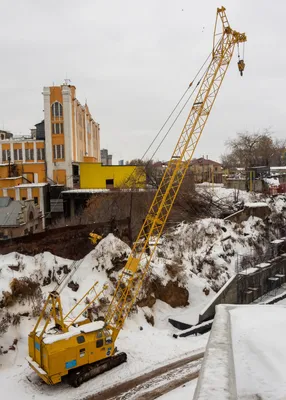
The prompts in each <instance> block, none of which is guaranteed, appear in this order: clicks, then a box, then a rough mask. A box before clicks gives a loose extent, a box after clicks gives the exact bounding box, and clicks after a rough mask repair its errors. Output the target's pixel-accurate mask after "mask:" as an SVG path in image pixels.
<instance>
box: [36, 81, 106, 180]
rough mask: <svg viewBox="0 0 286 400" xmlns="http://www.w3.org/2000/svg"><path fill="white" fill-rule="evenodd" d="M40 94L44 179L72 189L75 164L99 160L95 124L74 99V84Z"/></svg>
mask: <svg viewBox="0 0 286 400" xmlns="http://www.w3.org/2000/svg"><path fill="white" fill-rule="evenodd" d="M43 95H44V113H45V142H46V150H47V151H46V163H47V178H48V179H50V180H52V181H54V182H55V183H59V184H64V185H66V186H68V187H71V188H72V187H73V186H74V180H73V176H76V175H78V163H80V162H83V161H84V160H85V158H86V159H87V160H88V161H92V162H99V161H100V128H99V124H98V123H97V122H95V121H94V119H93V118H92V116H91V114H90V112H89V108H88V106H87V104H85V105H84V106H82V105H81V104H80V102H79V101H78V100H77V99H76V88H75V86H72V85H66V84H65V85H61V86H52V87H45V88H44V91H43ZM48 149H49V151H48Z"/></svg>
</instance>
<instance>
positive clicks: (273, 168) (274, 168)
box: [270, 166, 286, 170]
mask: <svg viewBox="0 0 286 400" xmlns="http://www.w3.org/2000/svg"><path fill="white" fill-rule="evenodd" d="M271 169H272V170H279V169H285V170H286V166H281V167H270V170H271Z"/></svg>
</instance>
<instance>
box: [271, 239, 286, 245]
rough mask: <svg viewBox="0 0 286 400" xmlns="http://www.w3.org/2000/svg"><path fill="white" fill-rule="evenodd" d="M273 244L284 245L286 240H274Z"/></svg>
mask: <svg viewBox="0 0 286 400" xmlns="http://www.w3.org/2000/svg"><path fill="white" fill-rule="evenodd" d="M271 243H273V244H279V243H284V239H275V240H272V242H271Z"/></svg>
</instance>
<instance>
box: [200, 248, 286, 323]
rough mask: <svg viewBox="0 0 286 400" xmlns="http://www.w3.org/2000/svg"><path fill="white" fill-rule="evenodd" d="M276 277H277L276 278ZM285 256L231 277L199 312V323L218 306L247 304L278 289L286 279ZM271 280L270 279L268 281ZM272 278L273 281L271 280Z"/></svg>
mask: <svg viewBox="0 0 286 400" xmlns="http://www.w3.org/2000/svg"><path fill="white" fill-rule="evenodd" d="M277 275H278V276H277ZM285 277H286V254H282V255H281V256H279V257H276V258H274V259H273V260H270V261H269V262H268V263H262V264H258V265H257V266H256V268H250V269H248V270H245V271H241V272H240V273H239V274H237V275H235V276H233V277H232V278H231V279H230V280H229V281H228V282H227V283H226V284H225V285H224V286H223V287H222V288H221V290H220V291H219V292H218V293H217V294H216V296H215V297H214V298H213V299H212V301H211V302H210V303H209V304H208V305H207V306H206V307H205V308H204V309H203V310H202V311H201V313H200V315H199V323H201V322H203V321H206V320H208V319H210V318H213V317H214V315H215V308H216V306H217V305H218V304H249V303H252V302H253V301H254V300H256V299H257V298H258V297H261V296H263V295H264V294H266V293H268V292H270V291H271V290H273V289H275V288H278V287H280V286H281V285H282V284H283V283H285V281H286V279H285ZM269 278H271V279H269ZM273 278H274V280H272V279H273Z"/></svg>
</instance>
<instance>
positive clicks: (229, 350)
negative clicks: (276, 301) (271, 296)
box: [194, 305, 286, 400]
mask: <svg viewBox="0 0 286 400" xmlns="http://www.w3.org/2000/svg"><path fill="white" fill-rule="evenodd" d="M285 335H286V306H281V305H220V306H218V308H217V312H216V316H215V319H214V323H213V327H212V331H211V334H210V338H209V342H208V344H207V348H206V351H205V357H204V361H203V365H202V368H201V372H200V376H199V379H198V385H197V388H196V393H195V396H194V398H195V399H196V400H201V399H207V398H215V399H220V400H227V399H230V398H237V399H238V400H250V399H253V400H254V399H263V400H285V393H286V370H285V359H286V342H285ZM212 395H213V397H212Z"/></svg>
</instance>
